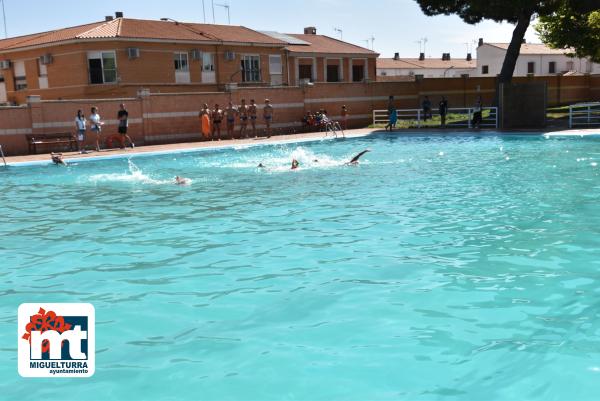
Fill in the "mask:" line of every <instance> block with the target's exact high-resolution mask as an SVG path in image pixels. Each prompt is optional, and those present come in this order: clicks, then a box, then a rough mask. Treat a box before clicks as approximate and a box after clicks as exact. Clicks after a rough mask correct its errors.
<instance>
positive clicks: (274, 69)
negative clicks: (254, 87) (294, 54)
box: [269, 55, 283, 74]
mask: <svg viewBox="0 0 600 401" xmlns="http://www.w3.org/2000/svg"><path fill="white" fill-rule="evenodd" d="M269 72H270V73H271V74H282V73H283V67H282V66H281V56H280V55H270V56H269Z"/></svg>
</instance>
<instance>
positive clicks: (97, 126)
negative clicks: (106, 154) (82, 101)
mask: <svg viewBox="0 0 600 401" xmlns="http://www.w3.org/2000/svg"><path fill="white" fill-rule="evenodd" d="M90 121H91V123H92V127H91V128H92V132H95V133H96V152H100V134H101V133H102V125H104V123H103V122H102V119H101V118H100V114H98V108H97V107H92V114H91V115H90Z"/></svg>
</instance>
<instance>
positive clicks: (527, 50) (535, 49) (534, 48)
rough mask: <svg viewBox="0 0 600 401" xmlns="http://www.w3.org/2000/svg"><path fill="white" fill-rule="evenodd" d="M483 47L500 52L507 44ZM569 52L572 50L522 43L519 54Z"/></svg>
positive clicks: (492, 44) (506, 47)
mask: <svg viewBox="0 0 600 401" xmlns="http://www.w3.org/2000/svg"><path fill="white" fill-rule="evenodd" d="M484 45H490V46H494V47H497V48H499V49H502V50H507V49H508V45H509V43H484ZM571 51H572V50H564V49H552V48H550V47H548V46H546V45H545V44H543V43H523V44H522V45H521V53H520V54H537V55H540V54H566V53H569V52H571Z"/></svg>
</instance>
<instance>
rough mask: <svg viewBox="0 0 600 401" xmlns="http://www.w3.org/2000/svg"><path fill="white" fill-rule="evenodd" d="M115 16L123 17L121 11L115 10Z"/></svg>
mask: <svg viewBox="0 0 600 401" xmlns="http://www.w3.org/2000/svg"><path fill="white" fill-rule="evenodd" d="M115 18H123V11H117V12H115Z"/></svg>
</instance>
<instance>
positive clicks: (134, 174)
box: [88, 160, 191, 185]
mask: <svg viewBox="0 0 600 401" xmlns="http://www.w3.org/2000/svg"><path fill="white" fill-rule="evenodd" d="M128 164H129V173H128V174H127V173H124V174H119V173H112V174H94V175H92V176H91V177H89V179H88V181H89V182H92V183H95V184H97V183H102V182H130V183H138V184H150V185H164V184H173V183H174V180H172V179H171V180H157V179H154V178H152V177H150V176H149V175H146V174H144V172H143V171H142V170H141V169H140V168H139V167H138V166H136V165H135V164H134V163H133V162H132V161H131V160H128ZM190 183H191V181H190Z"/></svg>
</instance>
